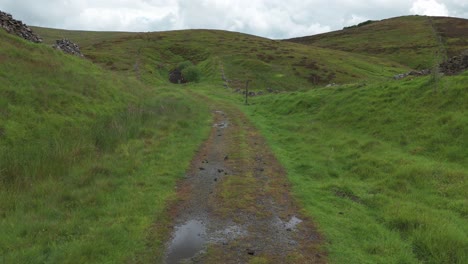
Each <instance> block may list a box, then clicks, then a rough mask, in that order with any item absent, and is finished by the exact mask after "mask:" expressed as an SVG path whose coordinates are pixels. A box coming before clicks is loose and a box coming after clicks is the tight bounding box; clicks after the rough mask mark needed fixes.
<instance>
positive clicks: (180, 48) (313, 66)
mask: <svg viewBox="0 0 468 264" xmlns="http://www.w3.org/2000/svg"><path fill="white" fill-rule="evenodd" d="M34 29H35V31H37V32H38V33H39V34H40V35H41V36H43V38H44V39H45V40H46V41H49V42H52V41H53V40H54V39H57V38H59V37H67V38H70V39H72V40H74V41H75V42H77V43H78V44H80V45H81V47H82V51H83V53H84V54H85V55H86V56H87V57H88V58H90V59H91V60H92V61H93V62H95V63H98V64H100V65H102V66H104V67H106V68H108V69H111V70H114V71H121V72H126V73H127V74H129V75H136V76H138V77H139V78H141V79H142V80H144V81H145V82H146V83H158V84H164V83H166V82H167V75H168V71H169V70H171V69H172V68H173V67H175V65H177V63H179V62H182V61H185V60H190V61H192V62H193V63H195V64H198V65H200V67H201V68H203V69H207V68H208V70H205V78H206V77H210V78H211V79H212V80H214V79H218V80H220V79H221V73H220V71H219V70H220V68H221V67H223V68H224V71H225V74H226V77H227V78H228V79H231V80H233V83H234V86H235V83H242V85H243V83H244V81H245V80H248V79H251V80H252V81H253V82H252V87H254V88H256V89H260V90H265V89H266V88H272V89H275V90H299V89H309V87H311V86H318V85H324V84H328V83H348V82H355V81H358V80H362V79H375V78H385V77H390V76H392V75H394V74H396V73H399V72H404V71H406V70H407V69H406V68H405V67H404V66H401V65H399V64H398V63H395V62H392V61H388V60H385V59H378V58H374V57H369V56H363V55H359V54H352V53H347V52H340V51H332V50H329V49H323V48H319V47H314V48H310V47H307V46H304V45H298V44H294V43H288V42H282V41H274V40H269V39H265V38H260V37H256V36H252V35H246V34H240V33H235V32H227V31H217V30H182V31H171V32H154V33H106V32H103V33H96V32H75V31H70V32H68V31H63V30H51V29H42V28H34ZM96 34H98V35H100V37H96V38H93V37H90V36H95V35H96Z"/></svg>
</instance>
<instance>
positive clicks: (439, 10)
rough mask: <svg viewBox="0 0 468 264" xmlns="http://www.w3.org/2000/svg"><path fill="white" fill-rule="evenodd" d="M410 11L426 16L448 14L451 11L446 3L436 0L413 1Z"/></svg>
mask: <svg viewBox="0 0 468 264" xmlns="http://www.w3.org/2000/svg"><path fill="white" fill-rule="evenodd" d="M410 11H411V12H412V13H413V14H418V15H426V16H448V15H449V11H448V9H447V7H446V6H445V4H443V3H442V4H441V3H438V2H437V1H435V0H417V1H416V2H414V3H413V6H412V7H411V9H410Z"/></svg>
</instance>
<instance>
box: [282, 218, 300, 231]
mask: <svg viewBox="0 0 468 264" xmlns="http://www.w3.org/2000/svg"><path fill="white" fill-rule="evenodd" d="M300 223H302V220H301V219H299V218H297V217H296V216H293V217H291V220H289V222H287V223H285V224H284V227H285V228H286V229H295V228H296V226H297V225H298V224H300Z"/></svg>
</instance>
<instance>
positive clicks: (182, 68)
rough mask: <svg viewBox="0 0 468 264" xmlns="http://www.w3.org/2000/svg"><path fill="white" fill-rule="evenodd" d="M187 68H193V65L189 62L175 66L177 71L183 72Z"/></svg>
mask: <svg viewBox="0 0 468 264" xmlns="http://www.w3.org/2000/svg"><path fill="white" fill-rule="evenodd" d="M188 67H193V63H192V62H191V61H183V62H181V63H179V64H177V69H179V70H180V71H183V70H185V69H186V68H188Z"/></svg>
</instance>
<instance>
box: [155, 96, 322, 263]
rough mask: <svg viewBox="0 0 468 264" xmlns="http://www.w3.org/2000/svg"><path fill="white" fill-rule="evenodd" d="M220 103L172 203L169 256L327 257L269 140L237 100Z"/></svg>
mask: <svg viewBox="0 0 468 264" xmlns="http://www.w3.org/2000/svg"><path fill="white" fill-rule="evenodd" d="M212 109H213V115H214V123H213V128H212V130H211V134H210V137H209V139H208V140H207V141H206V142H205V143H204V144H203V146H201V148H200V150H199V151H198V153H197V155H196V156H195V158H194V159H193V161H192V164H191V168H190V170H189V172H188V173H187V177H186V179H185V180H183V181H181V182H180V184H179V185H178V187H177V188H178V197H179V199H178V202H176V203H175V205H174V206H173V207H172V208H171V209H170V213H171V217H172V219H173V232H172V236H171V237H170V239H169V241H168V242H167V243H166V253H165V256H164V261H165V263H169V264H172V263H326V262H327V260H326V254H325V253H324V251H323V250H321V249H320V246H321V244H322V238H321V237H320V235H319V234H318V233H317V231H316V230H315V228H314V225H313V224H312V221H311V219H308V218H306V217H305V216H304V215H302V214H301V212H300V210H299V207H298V206H297V205H296V204H295V201H294V199H292V197H291V195H290V194H289V189H290V186H289V183H288V181H287V179H286V172H285V170H284V169H283V167H282V166H281V165H280V164H279V162H278V161H277V160H276V158H275V157H274V156H273V154H272V153H271V151H270V150H269V148H268V146H267V144H266V142H265V140H264V139H263V138H262V137H261V135H260V134H259V132H258V131H257V130H256V129H255V128H254V126H253V125H252V124H251V123H250V122H249V121H248V120H247V118H246V117H245V116H244V115H243V114H242V113H241V112H240V111H239V110H238V109H236V108H235V107H233V106H229V105H221V104H216V105H213V106H212Z"/></svg>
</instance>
